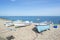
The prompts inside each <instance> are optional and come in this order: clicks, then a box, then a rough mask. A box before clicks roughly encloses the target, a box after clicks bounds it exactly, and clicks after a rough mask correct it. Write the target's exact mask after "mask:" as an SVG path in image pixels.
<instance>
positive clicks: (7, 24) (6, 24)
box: [4, 22, 14, 27]
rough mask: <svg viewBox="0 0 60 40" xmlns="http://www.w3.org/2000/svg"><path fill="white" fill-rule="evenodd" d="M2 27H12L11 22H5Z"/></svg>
mask: <svg viewBox="0 0 60 40" xmlns="http://www.w3.org/2000/svg"><path fill="white" fill-rule="evenodd" d="M4 25H5V26H7V27H8V26H13V25H14V24H13V22H5V23H4Z"/></svg>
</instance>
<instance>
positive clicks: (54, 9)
mask: <svg viewBox="0 0 60 40" xmlns="http://www.w3.org/2000/svg"><path fill="white" fill-rule="evenodd" d="M0 16H60V0H0Z"/></svg>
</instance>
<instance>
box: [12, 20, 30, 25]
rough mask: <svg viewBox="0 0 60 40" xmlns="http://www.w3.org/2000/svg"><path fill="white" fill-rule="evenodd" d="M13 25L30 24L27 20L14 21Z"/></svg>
mask: <svg viewBox="0 0 60 40" xmlns="http://www.w3.org/2000/svg"><path fill="white" fill-rule="evenodd" d="M13 24H14V26H27V25H30V22H29V21H23V22H21V21H14V22H13Z"/></svg>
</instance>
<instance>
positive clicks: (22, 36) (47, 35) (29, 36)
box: [0, 19, 60, 40]
mask: <svg viewBox="0 0 60 40" xmlns="http://www.w3.org/2000/svg"><path fill="white" fill-rule="evenodd" d="M6 21H9V20H4V19H0V36H1V37H2V38H4V39H6V37H7V36H9V35H13V36H14V37H15V38H14V39H13V40H60V25H58V28H57V29H54V28H53V25H52V24H51V25H50V30H47V31H44V32H42V33H36V32H35V31H33V28H34V27H35V26H34V25H33V24H32V25H30V26H26V27H20V28H15V26H11V27H9V28H12V29H15V30H16V31H14V30H12V31H10V30H7V29H6V28H8V27H6V26H5V25H4V23H5V22H6Z"/></svg>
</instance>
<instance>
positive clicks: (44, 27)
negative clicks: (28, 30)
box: [36, 25, 50, 32]
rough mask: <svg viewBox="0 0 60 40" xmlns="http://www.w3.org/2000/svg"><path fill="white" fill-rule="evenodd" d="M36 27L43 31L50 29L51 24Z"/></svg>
mask: <svg viewBox="0 0 60 40" xmlns="http://www.w3.org/2000/svg"><path fill="white" fill-rule="evenodd" d="M36 29H37V31H38V32H42V31H44V30H49V29H50V26H49V25H39V26H36Z"/></svg>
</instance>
